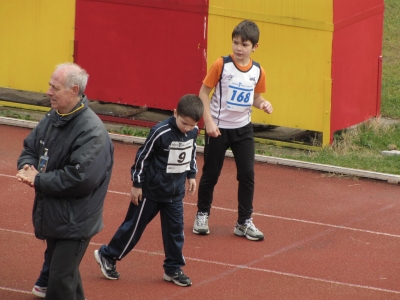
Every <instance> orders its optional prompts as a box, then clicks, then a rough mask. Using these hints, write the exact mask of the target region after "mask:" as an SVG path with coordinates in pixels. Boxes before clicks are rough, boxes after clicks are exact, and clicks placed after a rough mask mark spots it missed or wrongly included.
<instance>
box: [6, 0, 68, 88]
mask: <svg viewBox="0 0 400 300" xmlns="http://www.w3.org/2000/svg"><path fill="white" fill-rule="evenodd" d="M0 20H1V26H0V41H1V42H0V87H7V88H13V89H19V90H27V91H36V92H45V91H46V90H47V87H48V84H47V83H48V81H49V78H50V75H51V73H52V72H53V71H54V67H55V65H57V64H59V63H62V62H66V61H70V62H72V61H73V40H74V22H75V0H57V1H54V0H12V1H11V0H6V1H0Z"/></svg>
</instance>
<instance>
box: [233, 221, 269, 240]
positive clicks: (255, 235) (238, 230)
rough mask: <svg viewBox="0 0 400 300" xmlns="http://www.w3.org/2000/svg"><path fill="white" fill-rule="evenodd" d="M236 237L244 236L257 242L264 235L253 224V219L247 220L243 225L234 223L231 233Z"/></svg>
mask: <svg viewBox="0 0 400 300" xmlns="http://www.w3.org/2000/svg"><path fill="white" fill-rule="evenodd" d="M233 233H234V234H236V235H237V236H245V237H246V238H248V239H249V240H252V241H259V240H263V239H264V234H263V233H262V232H261V231H260V230H258V229H257V228H256V226H254V224H253V218H250V219H247V220H246V221H245V222H244V224H239V223H236V227H235V230H234V231H233Z"/></svg>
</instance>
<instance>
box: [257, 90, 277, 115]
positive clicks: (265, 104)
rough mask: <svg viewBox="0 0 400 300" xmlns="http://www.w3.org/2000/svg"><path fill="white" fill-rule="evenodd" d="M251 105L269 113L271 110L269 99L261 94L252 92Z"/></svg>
mask: <svg viewBox="0 0 400 300" xmlns="http://www.w3.org/2000/svg"><path fill="white" fill-rule="evenodd" d="M253 106H254V107H256V108H259V109H261V110H263V111H264V112H266V113H268V114H271V113H272V111H273V108H272V105H271V103H270V102H269V101H267V100H265V99H264V98H263V96H261V94H258V93H254V101H253Z"/></svg>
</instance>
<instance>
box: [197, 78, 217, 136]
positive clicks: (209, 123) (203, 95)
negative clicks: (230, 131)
mask: <svg viewBox="0 0 400 300" xmlns="http://www.w3.org/2000/svg"><path fill="white" fill-rule="evenodd" d="M211 91H212V88H210V87H208V86H206V85H204V84H203V85H202V86H201V88H200V92H199V97H200V99H201V101H203V106H204V113H203V119H204V124H205V126H206V131H207V134H208V135H209V136H212V137H217V136H219V135H221V133H220V132H219V129H218V126H217V125H216V124H215V123H214V121H213V119H212V117H211V112H210V99H209V96H210V93H211Z"/></svg>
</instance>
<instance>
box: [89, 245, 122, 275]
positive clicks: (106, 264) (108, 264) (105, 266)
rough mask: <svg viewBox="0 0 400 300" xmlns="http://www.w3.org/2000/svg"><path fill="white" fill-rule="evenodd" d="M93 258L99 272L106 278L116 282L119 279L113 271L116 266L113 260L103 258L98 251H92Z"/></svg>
mask: <svg viewBox="0 0 400 300" xmlns="http://www.w3.org/2000/svg"><path fill="white" fill-rule="evenodd" d="M94 258H95V259H96V261H97V263H98V264H99V265H100V269H101V272H102V273H103V275H104V276H105V277H106V278H108V279H111V280H116V279H118V278H119V273H118V272H117V271H116V270H115V269H116V267H117V266H116V261H115V260H114V259H107V258H105V257H104V256H103V255H101V252H100V251H99V250H94Z"/></svg>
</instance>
